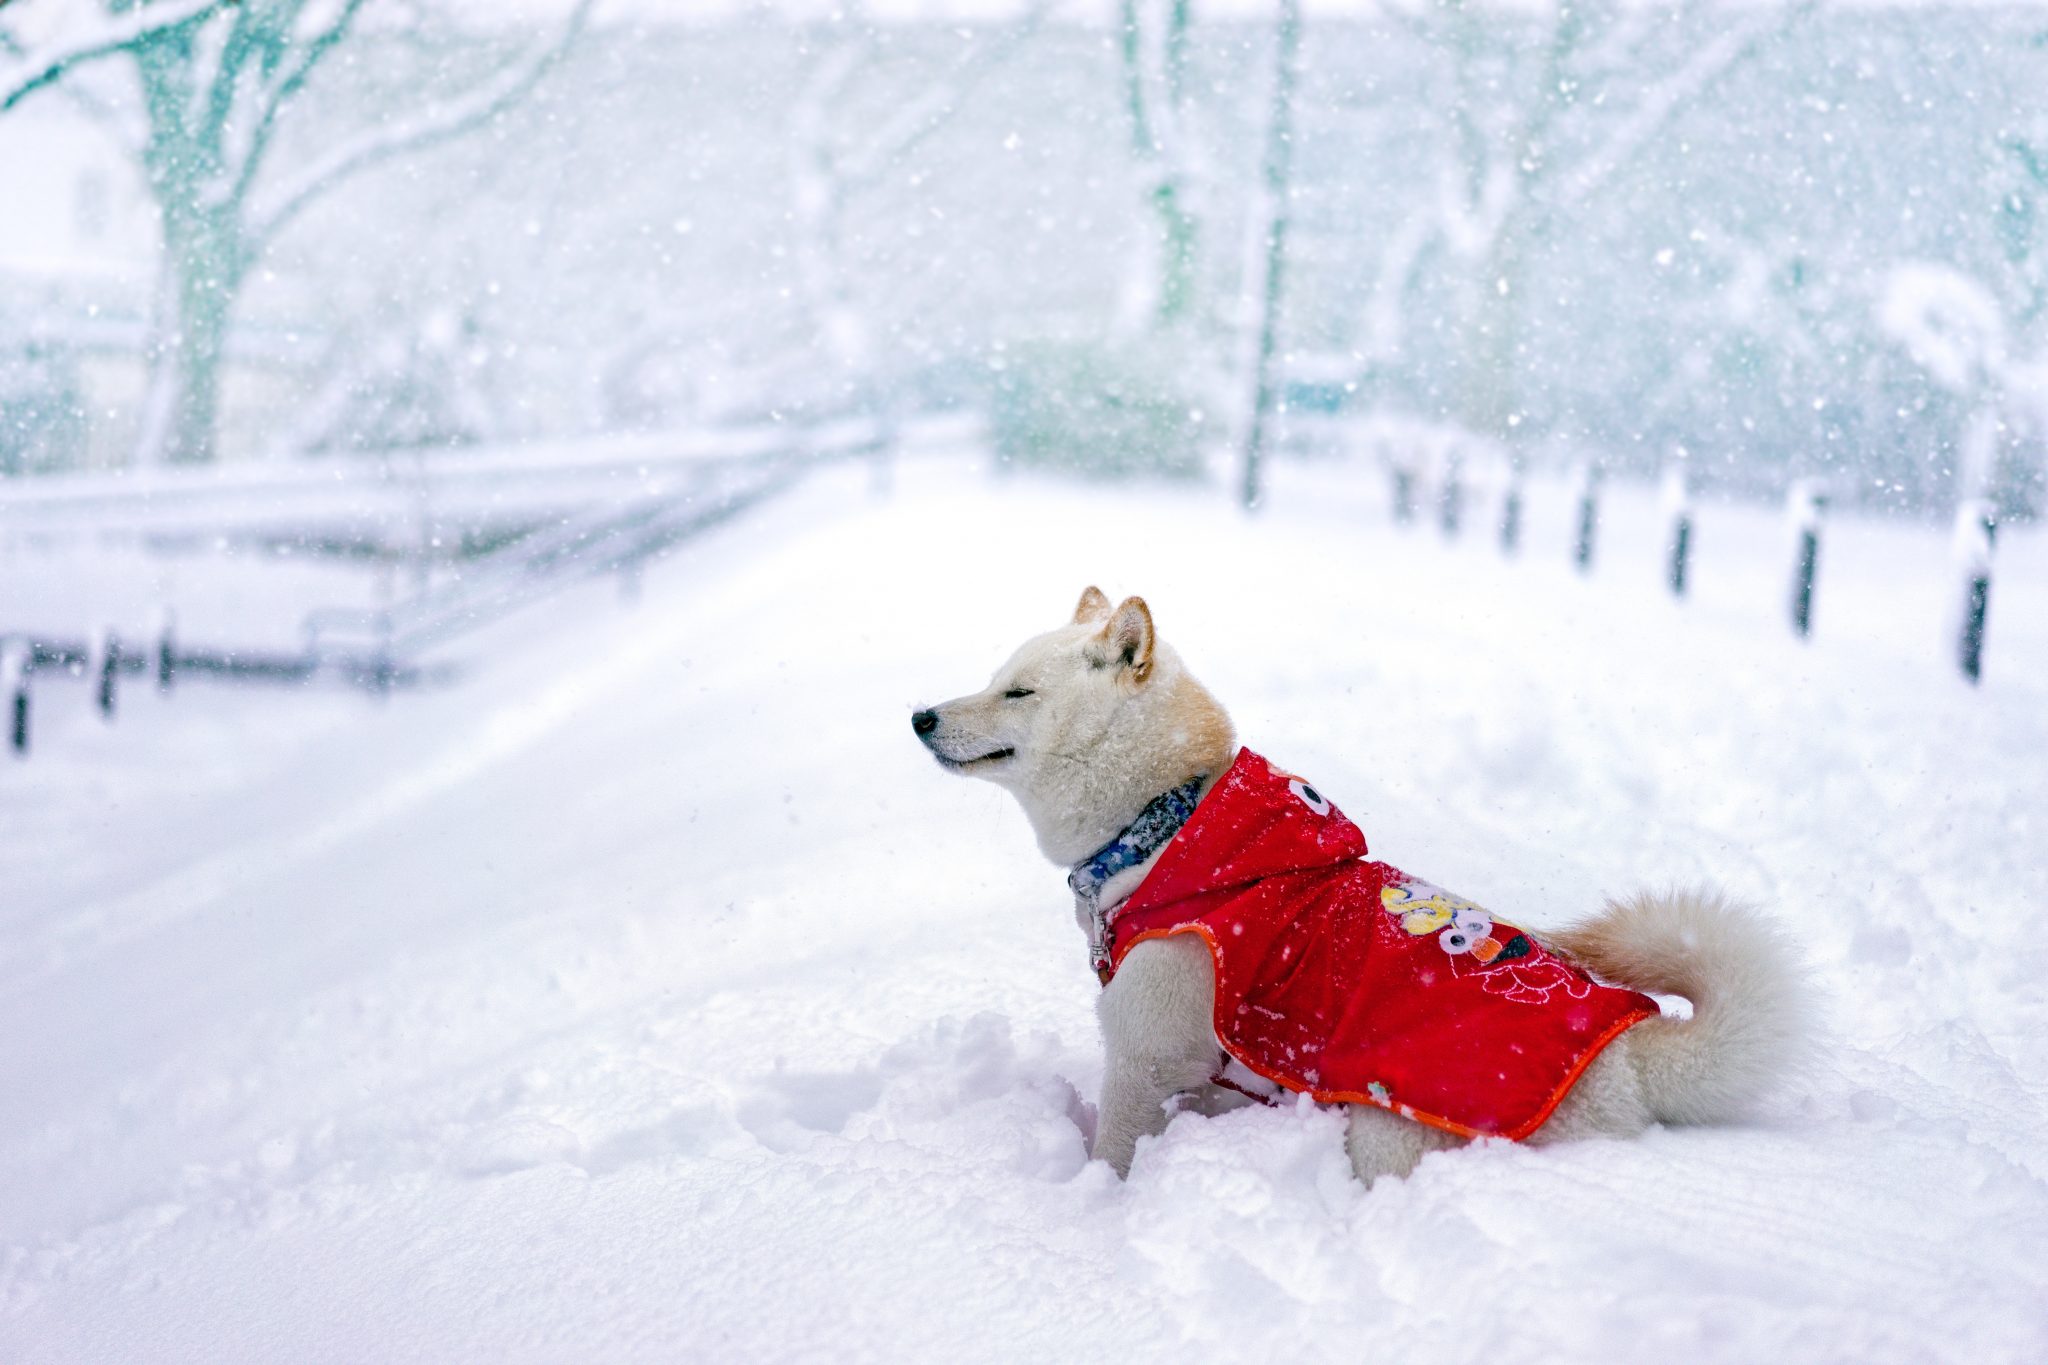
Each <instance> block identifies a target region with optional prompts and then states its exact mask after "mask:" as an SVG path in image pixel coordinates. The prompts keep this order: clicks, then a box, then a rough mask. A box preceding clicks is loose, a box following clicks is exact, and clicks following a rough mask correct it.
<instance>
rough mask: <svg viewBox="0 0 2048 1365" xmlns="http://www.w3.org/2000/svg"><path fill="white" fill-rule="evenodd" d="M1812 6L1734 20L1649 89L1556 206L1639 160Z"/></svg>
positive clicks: (1572, 203)
mask: <svg viewBox="0 0 2048 1365" xmlns="http://www.w3.org/2000/svg"><path fill="white" fill-rule="evenodd" d="M1816 7H1817V5H1816V0H1802V3H1798V4H1793V5H1788V6H1786V7H1785V8H1783V9H1776V10H1757V11H1754V12H1751V13H1749V14H1746V15H1743V16H1742V17H1741V18H1739V19H1737V20H1736V21H1735V22H1734V23H1733V24H1731V25H1730V27H1729V28H1728V30H1727V32H1725V33H1723V34H1721V35H1720V36H1719V37H1718V38H1715V39H1714V40H1713V41H1712V42H1710V43H1708V44H1707V45H1706V46H1705V47H1704V48H1702V49H1700V51H1699V52H1698V54H1697V55H1695V56H1694V57H1693V58H1692V60H1690V61H1688V62H1687V63H1686V64H1685V65H1684V66H1682V67H1680V68H1679V69H1678V70H1677V71H1676V72H1674V73H1672V75H1670V76H1669V77H1667V78H1666V79H1664V80H1662V81H1659V82H1658V83H1657V84H1656V85H1654V86H1652V87H1651V88H1650V90H1649V91H1648V92H1647V93H1646V94H1645V95H1644V97H1643V100H1642V103H1641V104H1640V105H1638V106H1637V108H1636V110H1635V112H1634V113H1633V114H1631V115H1630V116H1629V117H1628V118H1626V119H1624V120H1623V121H1622V124H1621V126H1620V127H1619V128H1616V129H1615V130H1614V132H1613V134H1612V135H1611V136H1610V137H1609V138H1608V139H1607V141H1606V142H1605V143H1604V144H1602V145H1601V147H1600V148H1599V149H1598V150H1597V151H1595V152H1593V153H1592V155H1590V156H1588V157H1587V158H1586V159H1585V161H1584V162H1583V163H1581V164H1580V165H1579V166H1578V167H1576V168H1575V169H1573V170H1572V171H1571V173H1570V174H1569V175H1568V176H1567V177H1566V181H1567V183H1566V185H1565V189H1564V193H1563V194H1562V195H1560V196H1559V202H1558V207H1559V208H1561V209H1571V208H1576V207H1577V206H1578V205H1580V204H1582V203H1584V202H1585V200H1586V198H1587V197H1588V196H1589V195H1591V194H1592V193H1593V192H1594V191H1595V190H1598V189H1599V188H1600V187H1601V186H1602V185H1605V184H1606V183H1607V182H1608V181H1610V180H1612V179H1613V178H1614V177H1615V176H1616V175H1617V174H1619V173H1620V172H1621V171H1622V170H1624V169H1626V168H1627V166H1628V164H1629V163H1630V162H1632V161H1633V160H1635V158H1636V157H1637V156H1639V155H1641V153H1642V152H1643V150H1644V149H1645V148H1646V147H1648V146H1649V145H1650V142H1651V141H1652V140H1653V139H1654V138H1655V137H1656V136H1657V134H1658V133H1660V132H1662V131H1663V130H1664V128H1665V127H1666V126H1667V125H1668V124H1669V123H1670V122H1671V120H1672V119H1673V118H1675V117H1676V116H1677V115H1678V113H1679V112H1680V111H1681V110H1683V109H1684V108H1685V107H1686V105H1687V104H1689V103H1690V102H1691V101H1692V100H1694V99H1696V98H1697V97H1698V96H1699V95H1700V94H1702V93H1703V92H1704V91H1705V90H1706V88H1707V87H1708V86H1710V85H1712V84H1713V83H1714V82H1715V81H1717V80H1719V79H1720V78H1721V77H1723V76H1725V75H1727V74H1728V72H1730V71H1732V70H1734V69H1735V68H1736V67H1737V66H1740V65H1741V64H1742V63H1743V62H1745V61H1747V60H1748V59H1749V58H1750V57H1751V56H1752V55H1753V54H1754V53H1755V52H1756V49H1757V48H1758V46H1760V45H1761V44H1762V43H1763V41H1764V40H1765V39H1766V38H1773V37H1776V36H1777V35H1778V34H1780V33H1782V32H1784V31H1785V30H1786V29H1788V28H1790V27H1791V26H1792V25H1793V24H1795V23H1797V22H1798V21H1799V20H1800V19H1802V18H1803V17H1805V16H1806V15H1807V14H1808V13H1810V12H1811V11H1812V10H1814V9H1815V8H1816Z"/></svg>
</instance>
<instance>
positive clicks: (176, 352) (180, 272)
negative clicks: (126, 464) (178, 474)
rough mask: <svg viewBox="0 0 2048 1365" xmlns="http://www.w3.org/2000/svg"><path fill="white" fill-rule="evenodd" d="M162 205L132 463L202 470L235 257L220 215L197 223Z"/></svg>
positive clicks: (213, 434) (213, 436)
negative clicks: (157, 288)
mask: <svg viewBox="0 0 2048 1365" xmlns="http://www.w3.org/2000/svg"><path fill="white" fill-rule="evenodd" d="M190 208H191V205H190V203H189V202H187V203H184V204H178V203H175V202H174V203H168V204H166V205H165V213H164V261H163V267H162V268H163V271H164V275H165V278H164V281H163V287H162V290H161V293H160V295H159V303H158V308H157V315H156V318H155V321H154V323H153V326H152V330H153V333H154V334H153V335H152V337H151V339H150V344H149V348H148V353H149V357H150V365H151V375H150V394H149V402H148V404H147V405H146V407H145V411H144V417H143V429H142V433H141V435H140V438H139V439H138V441H137V449H136V463H137V464H143V465H150V464H204V463H206V462H208V461H210V460H212V459H213V458H214V456H215V454H216V453H217V448H218V437H219V427H220V391H221V379H222V362H223V360H224V358H225V354H226V349H227V334H228V326H229V324H230V322H232V320H233V317H234V307H235V296H236V295H237V294H238V293H239V292H240V290H241V284H242V269H241V250H240V244H239V241H238V238H237V234H236V230H235V226H234V223H233V220H232V219H231V218H228V217H226V215H207V216H200V215H196V214H192V213H190V212H189V210H190Z"/></svg>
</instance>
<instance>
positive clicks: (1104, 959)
mask: <svg viewBox="0 0 2048 1365" xmlns="http://www.w3.org/2000/svg"><path fill="white" fill-rule="evenodd" d="M1208 780H1209V779H1208V777H1207V776H1206V775H1201V776H1196V777H1191V778H1189V779H1188V780H1187V781H1186V782H1183V783H1182V784H1181V785H1180V786H1178V787H1175V788H1174V789H1173V790H1172V791H1167V792H1161V793H1160V794H1159V795H1157V796H1155V797H1153V798H1152V800H1151V801H1150V802H1148V803H1147V804H1146V806H1145V809H1143V810H1141V811H1139V812H1138V818H1137V819H1135V820H1133V821H1131V823H1130V824H1128V825H1125V826H1124V828H1123V831H1122V832H1121V833H1119V834H1118V835H1117V836H1116V838H1114V839H1111V840H1110V841H1109V842H1108V843H1106V844H1104V845H1103V846H1102V847H1101V848H1098V849H1096V850H1095V852H1093V853H1091V854H1089V855H1088V856H1087V857H1086V858H1083V859H1082V860H1081V861H1080V862H1078V863H1075V864H1074V866H1073V868H1072V870H1070V871H1069V872H1068V873H1067V885H1068V886H1069V887H1071V888H1073V892H1074V899H1075V901H1077V902H1078V903H1079V904H1080V907H1081V909H1082V911H1083V913H1084V914H1085V915H1086V916H1087V922H1086V924H1085V926H1084V927H1086V928H1087V930H1088V956H1089V958H1090V964H1089V965H1091V966H1093V967H1094V968H1095V974H1096V976H1097V977H1098V978H1100V979H1101V980H1102V981H1103V982H1105V983H1107V982H1108V980H1109V932H1108V925H1107V923H1106V922H1105V920H1104V917H1103V913H1102V888H1103V886H1104V885H1105V884H1106V883H1107V882H1108V881H1109V879H1110V878H1111V877H1114V876H1115V875H1116V874H1117V873H1119V872H1127V871H1129V870H1130V869H1131V868H1134V867H1136V866H1137V865H1138V864H1140V863H1142V862H1144V861H1145V860H1146V859H1147V858H1149V857H1151V856H1152V855H1153V854H1155V853H1157V852H1158V851H1159V850H1160V849H1162V848H1165V847H1166V844H1167V841H1168V840H1170V839H1172V838H1173V836H1174V835H1176V834H1178V833H1180V829H1181V826H1182V825H1185V824H1186V823H1187V822H1188V817H1189V816H1191V815H1193V814H1194V813H1195V807H1196V806H1197V805H1198V804H1199V803H1200V801H1201V792H1202V784H1203V783H1204V782H1206V781H1208Z"/></svg>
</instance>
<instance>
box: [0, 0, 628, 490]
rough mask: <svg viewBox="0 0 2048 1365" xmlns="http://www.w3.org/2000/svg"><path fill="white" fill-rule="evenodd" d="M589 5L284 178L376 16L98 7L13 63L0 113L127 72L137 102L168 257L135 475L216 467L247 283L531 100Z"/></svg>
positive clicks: (146, 174)
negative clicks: (295, 240)
mask: <svg viewBox="0 0 2048 1365" xmlns="http://www.w3.org/2000/svg"><path fill="white" fill-rule="evenodd" d="M592 3H593V0H576V4H575V7H574V9H573V10H572V11H571V12H570V14H569V16H568V18H567V20H566V21H565V22H564V23H563V24H562V26H561V28H560V29H559V30H558V31H557V32H555V33H554V34H553V35H551V36H550V37H549V38H547V39H545V40H543V41H542V42H540V43H539V44H538V45H537V46H536V47H534V48H533V49H532V50H530V51H527V52H524V53H521V54H519V55H517V56H515V57H513V58H512V59H510V60H508V61H506V62H504V63H503V64H501V65H499V66H497V67H496V68H495V69H494V70H492V71H491V72H490V73H489V74H488V75H486V76H484V77H483V78H482V79H480V80H478V81H477V82H476V83H475V84H473V85H472V86H470V87H469V88H468V89H466V90H464V91H462V92H461V93H459V94H457V95H455V96H452V97H450V98H448V99H446V100H443V101H439V102H432V103H427V104H424V105H422V106H421V107H419V108H417V109H415V110H413V111H411V113H410V114H409V115H406V116H400V117H392V118H387V119H385V120H384V121H383V122H381V123H380V124H379V125H378V126H376V127H374V128H372V129H370V130H368V131H366V132H364V133H362V134H361V135H359V136H357V137H355V138H353V139H349V140H346V141H344V142H342V143H340V144H339V145H336V146H332V147H329V148H327V149H325V151H324V153H323V154H321V155H319V156H316V157H314V158H313V159H312V160H311V161H310V162H308V163H307V164H305V165H303V166H301V167H298V168H296V169H294V170H292V171H291V172H289V173H286V172H282V171H279V170H276V169H274V168H273V167H272V164H271V163H272V161H273V157H272V153H273V151H274V149H275V147H276V143H277V138H278V136H279V134H280V132H281V131H283V130H284V129H285V128H286V127H287V126H288V125H289V124H290V122H291V121H292V116H293V112H294V110H295V108H296V107H297V106H298V103H299V101H300V99H301V96H302V95H303V93H304V92H305V90H306V88H307V86H308V84H309V83H310V82H311V81H312V80H313V78H314V76H315V74H316V73H317V72H319V71H320V70H321V69H322V68H323V67H324V66H325V65H326V64H327V63H328V62H329V60H330V59H331V58H332V57H333V55H334V53H335V52H336V51H337V50H339V49H341V48H342V47H343V45H344V44H346V43H347V42H349V41H350V40H351V38H352V37H354V36H355V34H356V33H357V30H358V28H359V20H360V18H361V16H362V14H363V12H364V11H365V10H367V9H368V8H369V0H101V8H100V13H99V14H98V15H97V16H96V17H95V20H94V22H92V23H90V24H87V25H83V26H81V31H80V32H78V33H76V34H75V35H73V36H70V37H69V38H67V39H66V40H64V41H61V42H56V43H52V44H49V45H47V46H46V47H44V48H41V49H36V50H31V49H29V48H28V47H27V45H26V44H23V43H21V42H20V41H19V40H15V39H11V38H8V37H7V35H6V32H5V31H4V30H0V40H4V42H5V45H6V46H7V47H8V48H9V50H12V51H15V52H17V53H19V54H21V55H20V56H18V58H17V61H16V64H15V69H14V70H13V71H12V72H11V73H9V74H6V75H0V109H4V108H10V107H12V106H13V105H14V104H15V103H18V102H19V101H20V100H21V99H24V98H26V97H27V96H28V95H30V94H32V93H33V92H34V91H36V90H39V89H41V88H43V87H45V86H48V85H52V84H55V83H57V82H59V81H69V80H72V79H74V78H75V77H76V74H77V73H78V72H80V71H82V70H84V69H85V68H87V67H88V66H90V65H92V64H95V63H99V62H102V61H104V60H105V59H109V58H114V57H122V58H125V59H127V62H128V63H129V65H130V66H131V67H132V70H133V73H134V76H135V78H136V82H137V89H138V92H139V102H138V110H139V119H121V115H120V113H119V111H118V110H116V111H115V113H114V117H116V118H117V119H121V124H122V126H121V132H122V135H123V137H124V141H125V142H126V143H127V145H128V147H129V149H130V150H131V152H132V153H133V155H134V156H135V157H136V159H137V161H138V163H139V165H140V167H141V170H142V174H143V180H144V183H145V184H146V185H147V186H148V188H149V192H150V194H151V196H152V197H153V198H154V199H155V201H156V205H157V211H158V218H159V223H160V226H161V233H162V247H163V250H162V257H161V262H160V267H159V282H158V289H157V298H156V305H155V313H154V316H153V319H152V323H151V329H150V340H149V343H148V346H147V358H148V361H149V364H150V385H149V391H148V396H147V398H146V399H145V402H144V405H143V414H142V426H141V434H140V436H139V438H138V441H137V450H136V459H137V462H138V463H146V464H153V463H159V462H173V463H194V462H201V461H206V460H210V459H212V458H213V455H214V451H215V438H216V427H217V423H218V415H219V406H220V387H221V369H222V359H223V355H224V351H225V348H226V343H227V337H228V331H229V327H230V325H231V323H232V321H233V317H234V308H235V303H236V300H237V298H238V297H239V295H240V293H241V289H242V286H243V284H244V283H245V282H246V280H247V279H248V278H249V273H250V271H251V270H252V269H253V268H254V267H255V265H256V264H257V263H258V262H259V261H261V260H262V259H263V256H264V254H265V253H266V252H267V251H268V250H269V249H270V248H271V247H272V245H274V244H275V243H276V241H277V240H278V238H279V237H280V236H281V235H282V234H283V232H284V231H285V229H286V228H287V227H289V226H290V225H291V224H292V223H293V222H294V221H296V220H297V218H298V217H299V216H300V215H301V214H302V213H304V212H305V210H306V209H307V208H309V207H310V206H311V205H313V204H314V203H316V202H318V201H319V200H320V199H322V198H323V197H325V196H326V195H328V194H330V193H332V192H333V191H335V190H336V189H338V188H339V187H341V186H342V185H344V184H346V183H347V182H349V181H350V180H352V179H354V178H355V177H356V176H358V175H360V174H361V173H362V172H364V171H367V170H369V169H371V168H372V167H374V166H379V165H382V164H384V163H386V162H388V161H391V160H393V159H394V158H398V157H402V156H406V155H409V154H412V153H416V152H419V151H422V150H424V149H426V148H428V147H431V146H434V145H436V144H439V143H442V142H446V141H449V140H451V139H454V138H458V137H461V136H463V135H464V134H466V133H469V132H472V131H474V130H477V129H480V128H483V127H485V126H487V125H489V124H490V123H491V122H492V121H493V120H494V119H496V118H498V117H499V116H500V115H502V114H503V113H505V112H506V111H507V110H509V109H510V108H512V107H513V106H514V105H516V104H518V103H519V102H520V101H521V100H523V99H525V98H526V96H527V95H528V94H530V93H531V92H532V91H533V89H534V88H535V87H536V86H537V85H538V84H539V83H540V81H541V80H542V78H543V77H545V76H546V74H547V73H548V71H549V70H550V69H551V68H552V67H553V66H554V65H555V63H557V62H558V61H560V60H561V58H562V56H563V55H564V54H565V53H566V52H567V51H568V49H569V47H570V46H571V45H572V44H573V43H574V42H575V40H576V38H577V36H578V35H579V34H580V33H581V32H582V30H583V27H584V24H585V22H586V20H587V19H588V16H589V13H590V9H591V5H592Z"/></svg>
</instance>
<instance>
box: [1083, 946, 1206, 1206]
mask: <svg viewBox="0 0 2048 1365" xmlns="http://www.w3.org/2000/svg"><path fill="white" fill-rule="evenodd" d="M1215 998H1216V978H1215V967H1214V964H1213V963H1212V961H1211V960H1210V957H1209V949H1208V947H1207V946H1206V945H1205V944H1203V943H1202V941H1201V940H1200V939H1198V938H1196V937H1195V936H1194V935H1193V934H1177V935H1175V936H1173V937H1171V938H1161V939H1153V940H1151V941H1150V942H1146V943H1141V944H1139V945H1138V946H1137V947H1135V948H1133V949H1131V951H1130V952H1129V954H1127V955H1126V956H1125V958H1124V960H1123V965H1122V966H1120V967H1118V968H1117V973H1116V977H1115V979H1114V980H1112V981H1111V982H1110V983H1109V986H1108V987H1107V988H1106V989H1105V990H1104V991H1103V992H1102V996H1101V999H1100V1000H1099V1001H1098V1002H1097V1004H1096V1016H1097V1017H1098V1018H1099V1019H1100V1020H1101V1021H1102V1044H1103V1049H1104V1053H1105V1066H1104V1069H1103V1082H1102V1103H1101V1104H1100V1106H1099V1107H1098V1111H1097V1114H1096V1121H1095V1155H1096V1156H1097V1157H1099V1158H1100V1159H1102V1160H1104V1161H1107V1162H1108V1163H1109V1164H1110V1165H1111V1166H1114V1167H1115V1168H1116V1172H1117V1174H1118V1175H1129V1174H1130V1170H1131V1158H1132V1157H1133V1156H1134V1155H1135V1154H1136V1153H1137V1148H1138V1139H1139V1138H1141V1137H1147V1136H1151V1135H1154V1134H1157V1133H1160V1132H1163V1131H1165V1128H1166V1121H1167V1119H1168V1117H1169V1115H1168V1113H1167V1107H1166V1106H1167V1101H1168V1100H1170V1099H1172V1098H1173V1096H1175V1095H1177V1094H1179V1093H1181V1092H1182V1091H1186V1090H1193V1089H1194V1088H1196V1087H1197V1086H1199V1085H1202V1084H1204V1083H1205V1082H1206V1081H1208V1080H1209V1078H1210V1077H1211V1076H1212V1075H1214V1074H1215V1069H1216V1060H1217V1057H1218V1056H1219V1055H1220V1054H1219V1050H1218V1048H1217V1045H1216V1034H1215V1031H1214V1029H1213V1027H1212V1025H1211V1020H1210V1012H1211V1010H1212V1009H1213V1008H1214V1004H1215Z"/></svg>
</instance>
